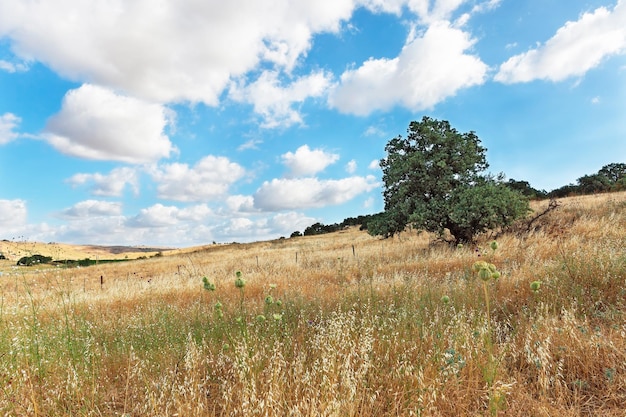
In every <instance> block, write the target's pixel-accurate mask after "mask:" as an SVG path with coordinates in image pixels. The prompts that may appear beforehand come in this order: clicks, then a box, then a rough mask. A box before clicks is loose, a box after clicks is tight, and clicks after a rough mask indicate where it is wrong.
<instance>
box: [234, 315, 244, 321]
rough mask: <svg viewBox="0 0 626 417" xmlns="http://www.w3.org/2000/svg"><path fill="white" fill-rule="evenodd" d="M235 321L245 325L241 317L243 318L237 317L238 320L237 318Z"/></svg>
mask: <svg viewBox="0 0 626 417" xmlns="http://www.w3.org/2000/svg"><path fill="white" fill-rule="evenodd" d="M235 321H236V322H237V323H243V317H241V316H239V317H236V318H235Z"/></svg>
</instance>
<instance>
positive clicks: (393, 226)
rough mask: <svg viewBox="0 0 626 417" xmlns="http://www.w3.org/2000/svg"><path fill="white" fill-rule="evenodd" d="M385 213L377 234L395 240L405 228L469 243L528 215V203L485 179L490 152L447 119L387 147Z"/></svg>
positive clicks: (418, 125)
mask: <svg viewBox="0 0 626 417" xmlns="http://www.w3.org/2000/svg"><path fill="white" fill-rule="evenodd" d="M385 151H386V153H387V156H386V157H385V158H383V159H382V160H381V161H380V166H381V168H382V171H383V182H384V191H383V197H384V200H385V211H384V213H383V215H382V216H380V218H379V219H378V220H377V221H376V222H374V223H373V224H370V226H369V228H368V230H369V232H370V233H371V234H373V235H382V236H384V237H389V236H393V235H394V234H396V233H399V232H401V231H403V230H404V229H405V228H406V226H407V225H411V226H413V227H415V228H417V229H419V230H426V231H429V232H437V233H440V234H443V233H444V232H445V230H448V231H449V232H450V233H451V234H452V235H453V236H454V239H455V240H456V241H457V242H466V241H471V240H472V239H473V238H474V237H475V235H476V234H478V233H480V232H483V231H485V230H487V229H489V228H494V227H498V226H505V225H508V224H511V223H512V222H513V221H514V220H515V219H517V218H519V217H521V216H524V215H525V214H527V213H528V210H529V209H528V199H527V198H526V197H524V196H523V195H522V194H521V193H519V192H518V191H516V190H513V189H512V188H510V187H508V186H507V185H506V184H504V183H502V181H501V179H500V178H493V177H491V176H488V175H485V174H484V171H485V170H486V169H487V168H488V166H489V165H488V163H487V160H486V157H485V153H486V149H485V148H484V147H483V146H482V145H481V143H480V139H479V138H478V136H476V134H475V133H474V132H467V133H460V132H458V131H457V130H456V129H454V128H453V127H451V126H450V124H449V122H447V121H445V120H436V119H432V118H429V117H424V118H423V119H422V121H421V122H416V121H413V122H411V123H410V124H409V128H408V130H407V137H402V136H398V137H396V138H393V139H391V140H390V141H389V143H388V144H387V146H386V147H385Z"/></svg>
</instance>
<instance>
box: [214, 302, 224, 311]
mask: <svg viewBox="0 0 626 417" xmlns="http://www.w3.org/2000/svg"><path fill="white" fill-rule="evenodd" d="M213 308H214V309H216V310H221V309H222V303H220V302H219V301H218V302H216V303H215V305H214V306H213Z"/></svg>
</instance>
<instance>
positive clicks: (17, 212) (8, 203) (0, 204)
mask: <svg viewBox="0 0 626 417" xmlns="http://www.w3.org/2000/svg"><path fill="white" fill-rule="evenodd" d="M27 214H28V211H27V210H26V201H24V200H19V199H18V200H0V227H2V228H4V229H5V230H4V231H5V232H6V231H7V230H12V229H13V228H15V227H17V226H21V225H24V224H26V217H27Z"/></svg>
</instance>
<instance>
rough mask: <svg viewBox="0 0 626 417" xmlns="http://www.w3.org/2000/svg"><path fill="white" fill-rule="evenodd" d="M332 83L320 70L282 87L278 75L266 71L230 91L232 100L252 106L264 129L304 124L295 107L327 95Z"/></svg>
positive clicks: (327, 75) (329, 76) (329, 77)
mask: <svg viewBox="0 0 626 417" xmlns="http://www.w3.org/2000/svg"><path fill="white" fill-rule="evenodd" d="M330 80H331V75H330V74H327V73H325V72H323V71H319V72H316V73H313V74H310V75H308V76H304V77H300V78H297V79H295V80H294V81H293V82H291V83H290V84H288V85H287V86H283V85H281V81H280V80H279V74H278V72H276V71H264V72H263V73H262V74H261V76H260V77H259V78H258V79H257V80H256V81H254V82H253V83H251V84H248V85H246V86H241V85H236V84H234V85H233V86H232V87H231V89H230V97H231V98H232V99H233V100H235V101H240V102H245V103H251V104H253V105H254V111H255V113H257V114H260V115H261V116H262V117H263V123H262V124H261V127H264V128H275V127H289V126H291V125H294V124H302V123H303V121H302V116H301V115H300V113H299V111H297V110H295V109H294V108H293V105H294V104H298V103H302V102H304V101H305V100H306V99H307V98H309V97H320V96H323V95H324V94H326V91H327V90H328V87H329V86H330Z"/></svg>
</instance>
